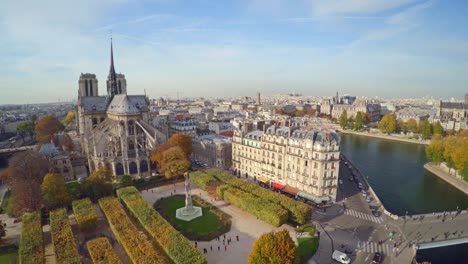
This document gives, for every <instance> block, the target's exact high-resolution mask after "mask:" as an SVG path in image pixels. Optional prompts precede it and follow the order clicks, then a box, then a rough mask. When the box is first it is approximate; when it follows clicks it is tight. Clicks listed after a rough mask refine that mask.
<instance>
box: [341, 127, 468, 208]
mask: <svg viewBox="0 0 468 264" xmlns="http://www.w3.org/2000/svg"><path fill="white" fill-rule="evenodd" d="M424 148H425V146H423V145H419V144H412V143H404V142H398V141H391V140H385V139H379V138H371V137H365V136H358V135H350V134H341V150H342V153H343V154H345V155H346V157H348V158H349V159H350V160H351V161H353V163H355V165H356V166H358V167H359V169H360V170H361V172H362V173H363V174H364V175H366V176H367V177H368V181H369V183H370V185H371V186H372V188H373V189H374V191H375V192H376V194H377V195H378V196H379V198H380V200H381V201H382V203H383V204H384V206H385V208H386V209H387V210H388V211H390V212H392V213H394V214H397V215H404V214H405V212H406V211H408V213H409V214H422V213H432V212H443V211H452V210H456V208H457V206H460V208H462V209H466V208H468V195H465V194H464V193H463V192H461V191H459V190H458V189H456V188H454V187H453V186H452V185H450V184H448V183H446V182H445V181H443V180H441V179H440V178H439V177H437V176H436V175H434V174H432V173H430V172H428V171H426V170H425V169H424V168H423V165H424V164H425V163H426V162H427V159H426V156H425V153H424Z"/></svg>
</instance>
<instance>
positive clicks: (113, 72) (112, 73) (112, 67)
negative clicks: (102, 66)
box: [109, 38, 115, 78]
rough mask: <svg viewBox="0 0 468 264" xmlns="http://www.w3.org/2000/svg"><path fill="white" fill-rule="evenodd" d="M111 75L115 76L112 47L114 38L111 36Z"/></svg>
mask: <svg viewBox="0 0 468 264" xmlns="http://www.w3.org/2000/svg"><path fill="white" fill-rule="evenodd" d="M109 76H113V77H114V78H115V68H114V48H113V47H112V38H111V57H110V68H109Z"/></svg>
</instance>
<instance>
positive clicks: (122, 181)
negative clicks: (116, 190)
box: [119, 175, 133, 187]
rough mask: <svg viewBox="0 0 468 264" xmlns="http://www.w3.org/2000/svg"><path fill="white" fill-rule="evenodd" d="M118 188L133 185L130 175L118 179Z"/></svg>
mask: <svg viewBox="0 0 468 264" xmlns="http://www.w3.org/2000/svg"><path fill="white" fill-rule="evenodd" d="M119 185H120V187H126V186H131V185H133V179H132V176H130V175H124V176H122V177H121V178H120V182H119Z"/></svg>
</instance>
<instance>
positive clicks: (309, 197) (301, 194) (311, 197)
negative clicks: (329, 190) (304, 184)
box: [297, 191, 322, 204]
mask: <svg viewBox="0 0 468 264" xmlns="http://www.w3.org/2000/svg"><path fill="white" fill-rule="evenodd" d="M297 196H299V197H302V198H304V199H307V200H309V201H312V202H314V203H316V204H319V203H322V199H321V197H318V196H315V195H313V194H310V193H306V192H303V191H300V192H299V193H298V194H297Z"/></svg>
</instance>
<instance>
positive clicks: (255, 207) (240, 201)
mask: <svg viewBox="0 0 468 264" xmlns="http://www.w3.org/2000/svg"><path fill="white" fill-rule="evenodd" d="M220 187H221V188H220V189H222V191H220V192H219V193H220V194H222V195H223V196H222V197H223V200H224V201H226V202H228V203H230V204H232V205H234V206H237V207H239V208H240V209H242V210H245V211H247V212H249V213H251V214H253V215H255V216H256V217H258V218H259V219H261V220H263V221H265V222H267V223H269V224H271V225H273V226H276V227H278V226H280V225H282V224H284V223H285V222H286V221H287V220H288V211H287V210H286V209H284V208H283V207H281V206H280V205H278V204H274V203H271V202H269V201H265V200H263V199H261V198H258V197H257V196H255V195H253V194H251V193H247V192H244V191H242V190H240V189H237V188H234V187H227V188H226V187H224V186H220ZM218 188H219V187H218Z"/></svg>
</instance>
